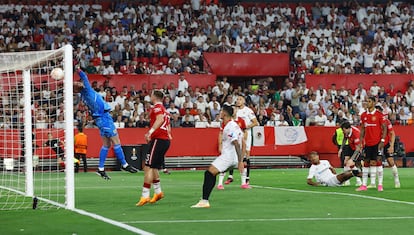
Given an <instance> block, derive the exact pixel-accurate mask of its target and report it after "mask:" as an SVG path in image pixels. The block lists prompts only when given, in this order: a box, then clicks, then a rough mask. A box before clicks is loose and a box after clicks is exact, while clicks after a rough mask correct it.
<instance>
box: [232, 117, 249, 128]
mask: <svg viewBox="0 0 414 235" xmlns="http://www.w3.org/2000/svg"><path fill="white" fill-rule="evenodd" d="M234 121H235V122H236V123H237V125H239V127H240V129H242V131H244V130H246V122H245V121H244V119H243V118H241V117H238V118H236V120H234Z"/></svg>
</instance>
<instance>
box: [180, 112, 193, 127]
mask: <svg viewBox="0 0 414 235" xmlns="http://www.w3.org/2000/svg"><path fill="white" fill-rule="evenodd" d="M181 126H182V127H194V123H193V122H192V121H190V115H189V114H186V115H185V116H184V121H183V122H182V123H181Z"/></svg>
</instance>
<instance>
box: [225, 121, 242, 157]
mask: <svg viewBox="0 0 414 235" xmlns="http://www.w3.org/2000/svg"><path fill="white" fill-rule="evenodd" d="M242 139H243V132H242V130H241V129H240V127H239V125H237V123H236V122H235V121H233V120H231V121H229V122H228V123H227V124H226V126H224V128H223V135H222V139H221V140H222V149H221V155H220V157H223V158H227V159H228V160H229V161H236V162H237V160H238V159H237V152H236V149H235V147H234V145H233V143H232V142H233V141H234V140H237V141H238V142H239V145H240V147H241V145H242Z"/></svg>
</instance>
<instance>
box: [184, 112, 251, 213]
mask: <svg viewBox="0 0 414 235" xmlns="http://www.w3.org/2000/svg"><path fill="white" fill-rule="evenodd" d="M220 117H221V119H222V120H223V123H224V128H223V134H222V143H223V146H222V151H221V154H220V156H218V157H217V158H216V160H214V161H213V162H212V163H211V165H210V167H209V168H208V170H206V171H205V172H204V184H203V196H202V199H201V200H200V201H199V202H198V203H197V204H195V205H193V206H192V207H191V208H209V207H210V203H209V201H208V199H209V197H210V194H211V191H212V190H213V188H214V185H215V184H216V176H217V174H219V173H220V172H225V171H226V170H227V169H229V168H230V167H235V166H237V167H238V169H239V171H240V173H241V174H242V173H243V172H244V163H243V154H242V149H241V144H242V139H243V132H242V130H241V129H240V127H239V125H237V123H236V122H235V121H233V118H232V117H233V108H232V107H231V106H228V105H224V106H223V108H222V110H221V112H220Z"/></svg>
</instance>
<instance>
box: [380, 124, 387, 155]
mask: <svg viewBox="0 0 414 235" xmlns="http://www.w3.org/2000/svg"><path fill="white" fill-rule="evenodd" d="M385 137H387V124H386V123H385V122H383V123H381V141H380V143H379V145H378V150H382V149H384V142H385Z"/></svg>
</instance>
